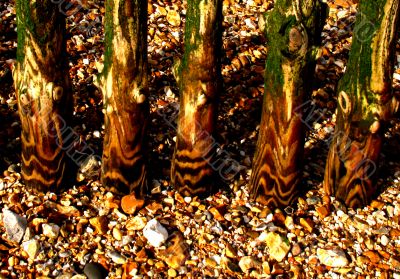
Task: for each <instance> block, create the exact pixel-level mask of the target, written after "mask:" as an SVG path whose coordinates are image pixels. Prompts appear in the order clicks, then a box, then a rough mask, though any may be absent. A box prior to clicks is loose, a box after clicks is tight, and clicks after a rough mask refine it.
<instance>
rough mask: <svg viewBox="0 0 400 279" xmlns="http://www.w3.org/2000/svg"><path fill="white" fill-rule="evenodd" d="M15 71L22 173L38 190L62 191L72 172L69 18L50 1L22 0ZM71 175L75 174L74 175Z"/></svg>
mask: <svg viewBox="0 0 400 279" xmlns="http://www.w3.org/2000/svg"><path fill="white" fill-rule="evenodd" d="M16 7H17V19H18V20H17V25H18V49H17V63H16V67H15V70H14V73H13V75H14V82H15V90H16V95H17V99H18V108H19V109H18V112H19V116H20V118H21V126H22V134H21V143H22V177H23V179H24V182H25V184H26V185H27V186H28V187H30V188H33V189H34V190H37V191H47V190H52V191H54V190H57V189H59V188H60V186H61V184H62V183H63V181H64V180H63V179H64V178H66V176H67V171H66V170H67V159H68V158H67V156H66V152H67V151H68V150H69V148H71V147H70V146H68V145H67V143H66V138H67V137H68V136H69V135H68V131H67V130H68V129H67V127H68V123H69V120H70V117H71V114H72V98H71V92H70V81H69V79H68V70H67V59H66V50H65V18H64V17H63V15H62V14H60V13H59V10H58V7H57V6H56V5H52V4H51V3H49V2H48V1H36V2H35V4H32V3H31V2H30V1H22V0H18V1H17V2H16ZM69 175H71V174H69Z"/></svg>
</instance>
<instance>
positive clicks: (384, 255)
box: [378, 250, 391, 260]
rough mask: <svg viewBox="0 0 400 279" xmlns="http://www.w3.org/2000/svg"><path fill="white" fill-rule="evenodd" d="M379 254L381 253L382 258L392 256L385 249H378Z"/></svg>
mask: <svg viewBox="0 0 400 279" xmlns="http://www.w3.org/2000/svg"><path fill="white" fill-rule="evenodd" d="M378 253H379V255H381V257H382V258H384V259H385V260H388V259H389V258H390V256H391V255H390V254H389V253H388V252H386V251H384V250H378Z"/></svg>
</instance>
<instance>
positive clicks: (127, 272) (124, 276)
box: [122, 261, 139, 279]
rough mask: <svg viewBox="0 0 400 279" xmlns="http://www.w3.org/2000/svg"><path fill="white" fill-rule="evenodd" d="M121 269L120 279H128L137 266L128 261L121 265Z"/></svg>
mask: <svg viewBox="0 0 400 279" xmlns="http://www.w3.org/2000/svg"><path fill="white" fill-rule="evenodd" d="M122 268H123V273H122V279H129V278H132V275H131V272H132V271H133V270H134V269H138V268H139V265H138V264H137V263H135V262H131V261H128V262H126V263H125V264H124V265H123V267H122Z"/></svg>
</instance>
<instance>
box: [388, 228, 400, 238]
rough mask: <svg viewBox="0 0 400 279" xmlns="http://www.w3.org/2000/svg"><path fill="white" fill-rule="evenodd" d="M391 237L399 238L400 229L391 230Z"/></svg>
mask: <svg viewBox="0 0 400 279" xmlns="http://www.w3.org/2000/svg"><path fill="white" fill-rule="evenodd" d="M389 234H390V237H392V238H394V237H399V236H400V230H399V229H391V230H390V233H389Z"/></svg>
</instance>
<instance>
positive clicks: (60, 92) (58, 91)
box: [53, 86, 64, 103]
mask: <svg viewBox="0 0 400 279" xmlns="http://www.w3.org/2000/svg"><path fill="white" fill-rule="evenodd" d="M63 96H64V89H63V88H62V87H61V86H55V87H54V88H53V100H54V102H56V103H59V102H60V101H61V99H62V98H63Z"/></svg>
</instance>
